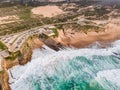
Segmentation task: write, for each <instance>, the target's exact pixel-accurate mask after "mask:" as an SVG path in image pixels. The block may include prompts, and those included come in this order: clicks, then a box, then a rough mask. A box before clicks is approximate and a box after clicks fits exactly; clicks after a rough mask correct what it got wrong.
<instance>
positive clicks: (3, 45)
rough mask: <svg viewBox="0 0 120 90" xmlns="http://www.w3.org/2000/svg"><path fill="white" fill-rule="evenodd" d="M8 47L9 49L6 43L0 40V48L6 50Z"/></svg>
mask: <svg viewBox="0 0 120 90" xmlns="http://www.w3.org/2000/svg"><path fill="white" fill-rule="evenodd" d="M6 49H7V47H6V45H5V44H3V43H2V42H1V41H0V50H6Z"/></svg>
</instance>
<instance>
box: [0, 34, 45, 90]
mask: <svg viewBox="0 0 120 90" xmlns="http://www.w3.org/2000/svg"><path fill="white" fill-rule="evenodd" d="M42 45H43V43H42V42H41V41H40V40H39V38H38V37H36V36H35V37H31V38H29V39H28V40H27V41H26V42H25V43H24V45H23V46H22V47H21V50H20V52H21V56H19V57H17V58H16V59H15V60H4V62H3V68H4V71H3V72H2V73H1V74H0V81H1V82H0V87H2V90H10V87H9V83H8V80H9V76H8V73H7V70H8V69H9V68H11V67H13V66H15V65H18V64H20V65H24V64H26V63H27V62H28V61H30V60H31V55H32V52H33V50H34V49H35V48H41V47H42ZM0 90H1V89H0Z"/></svg>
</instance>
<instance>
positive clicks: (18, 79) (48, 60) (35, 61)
mask: <svg viewBox="0 0 120 90" xmlns="http://www.w3.org/2000/svg"><path fill="white" fill-rule="evenodd" d="M112 46H113V47H110V48H107V49H90V48H83V49H70V48H67V49H65V50H60V51H58V52H56V51H54V50H52V49H50V48H48V47H47V46H43V49H42V50H40V49H36V50H34V53H33V55H32V60H31V61H30V62H28V63H27V64H26V65H24V66H20V65H17V66H14V67H13V68H11V69H9V70H8V73H9V76H10V79H9V83H10V86H11V89H12V90H31V89H30V87H29V85H28V84H27V82H26V81H25V79H27V78H28V77H29V76H33V75H37V76H41V75H43V74H44V73H42V72H47V73H48V74H49V75H52V73H53V72H54V70H53V69H52V67H49V66H50V65H52V66H53V68H54V66H55V65H57V64H58V63H59V62H63V63H64V62H65V61H66V60H70V59H72V58H74V57H76V56H85V57H88V58H90V57H91V56H92V55H103V56H107V55H112V54H113V52H116V51H117V50H119V49H120V41H116V42H115V43H112ZM61 68H62V67H61ZM118 72H119V73H120V70H118ZM38 73H39V74H38ZM106 73H109V74H110V76H109V77H107V76H108V75H107V74H106ZM113 73H115V75H114V74H113ZM116 73H117V71H114V70H113V71H110V72H109V71H105V72H104V71H103V72H99V73H98V74H97V78H96V80H99V79H100V77H105V78H106V79H107V80H110V81H111V82H115V83H117V85H119V84H118V82H120V81H118V82H116V80H117V79H120V75H118V74H116ZM103 74H106V75H103ZM113 76H114V77H116V78H115V79H114V80H113V79H110V78H113Z"/></svg>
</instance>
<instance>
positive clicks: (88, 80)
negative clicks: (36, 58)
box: [27, 55, 120, 90]
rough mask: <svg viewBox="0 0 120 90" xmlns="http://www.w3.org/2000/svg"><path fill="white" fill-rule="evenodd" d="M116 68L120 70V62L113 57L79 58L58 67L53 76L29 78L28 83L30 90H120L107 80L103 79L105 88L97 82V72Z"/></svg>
mask: <svg viewBox="0 0 120 90" xmlns="http://www.w3.org/2000/svg"><path fill="white" fill-rule="evenodd" d="M116 68H117V69H120V60H119V59H117V58H116V57H114V56H111V55H110V56H100V55H99V56H98V55H93V56H92V57H91V58H90V59H88V58H86V57H84V56H77V57H74V58H73V59H71V60H69V61H66V62H64V64H63V63H62V62H61V63H59V64H58V65H56V66H55V68H54V73H53V74H52V76H49V75H48V74H47V72H43V74H44V76H30V77H28V78H27V83H28V84H29V86H31V87H30V90H120V86H116V84H115V83H113V82H111V81H107V80H106V79H105V78H101V79H102V81H104V82H105V84H104V86H102V85H101V84H100V83H99V82H98V81H97V80H95V77H96V74H97V72H99V71H103V70H111V69H116ZM38 73H39V72H38ZM106 86H108V87H106Z"/></svg>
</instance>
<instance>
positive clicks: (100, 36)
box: [2, 20, 120, 90]
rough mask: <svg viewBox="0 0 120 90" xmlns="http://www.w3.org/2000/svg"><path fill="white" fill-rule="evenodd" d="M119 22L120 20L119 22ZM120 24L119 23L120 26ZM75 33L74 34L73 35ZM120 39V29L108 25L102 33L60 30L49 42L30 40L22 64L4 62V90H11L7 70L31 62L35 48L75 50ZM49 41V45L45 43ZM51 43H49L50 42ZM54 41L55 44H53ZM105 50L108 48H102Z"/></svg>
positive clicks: (23, 52) (23, 51) (37, 39)
mask: <svg viewBox="0 0 120 90" xmlns="http://www.w3.org/2000/svg"><path fill="white" fill-rule="evenodd" d="M118 21H119V20H118ZM119 24H120V23H118V25H119ZM73 33H74V34H73ZM119 39H120V27H119V26H117V25H113V24H108V26H106V30H105V31H100V32H95V31H89V32H88V33H87V34H85V33H83V32H75V31H72V30H66V31H65V32H63V31H62V30H59V36H58V37H56V38H51V39H49V40H47V39H46V40H41V39H39V38H38V37H37V38H33V39H32V40H28V41H27V43H28V45H29V48H28V47H27V48H26V49H24V50H23V49H21V52H22V54H24V59H23V60H22V62H21V63H20V62H19V61H18V59H16V60H14V61H5V62H3V63H4V64H3V67H4V70H5V72H4V74H3V77H4V80H3V85H2V86H3V90H10V87H9V82H8V80H9V76H8V74H7V70H8V69H9V68H11V67H13V66H15V65H18V64H20V65H24V64H26V63H27V62H28V61H30V60H31V55H32V51H33V50H34V49H35V48H41V47H42V45H44V44H45V45H48V46H49V47H51V46H52V47H53V48H54V47H58V46H57V44H58V43H60V44H61V45H62V46H65V47H75V48H84V47H86V46H88V45H90V44H92V43H94V42H100V43H105V42H108V43H110V42H113V41H115V40H119ZM46 41H47V43H45V42H46ZM48 41H49V42H48ZM53 41H54V42H55V43H53ZM23 47H25V46H23ZM102 47H103V48H105V47H106V46H104V45H103V46H102Z"/></svg>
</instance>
